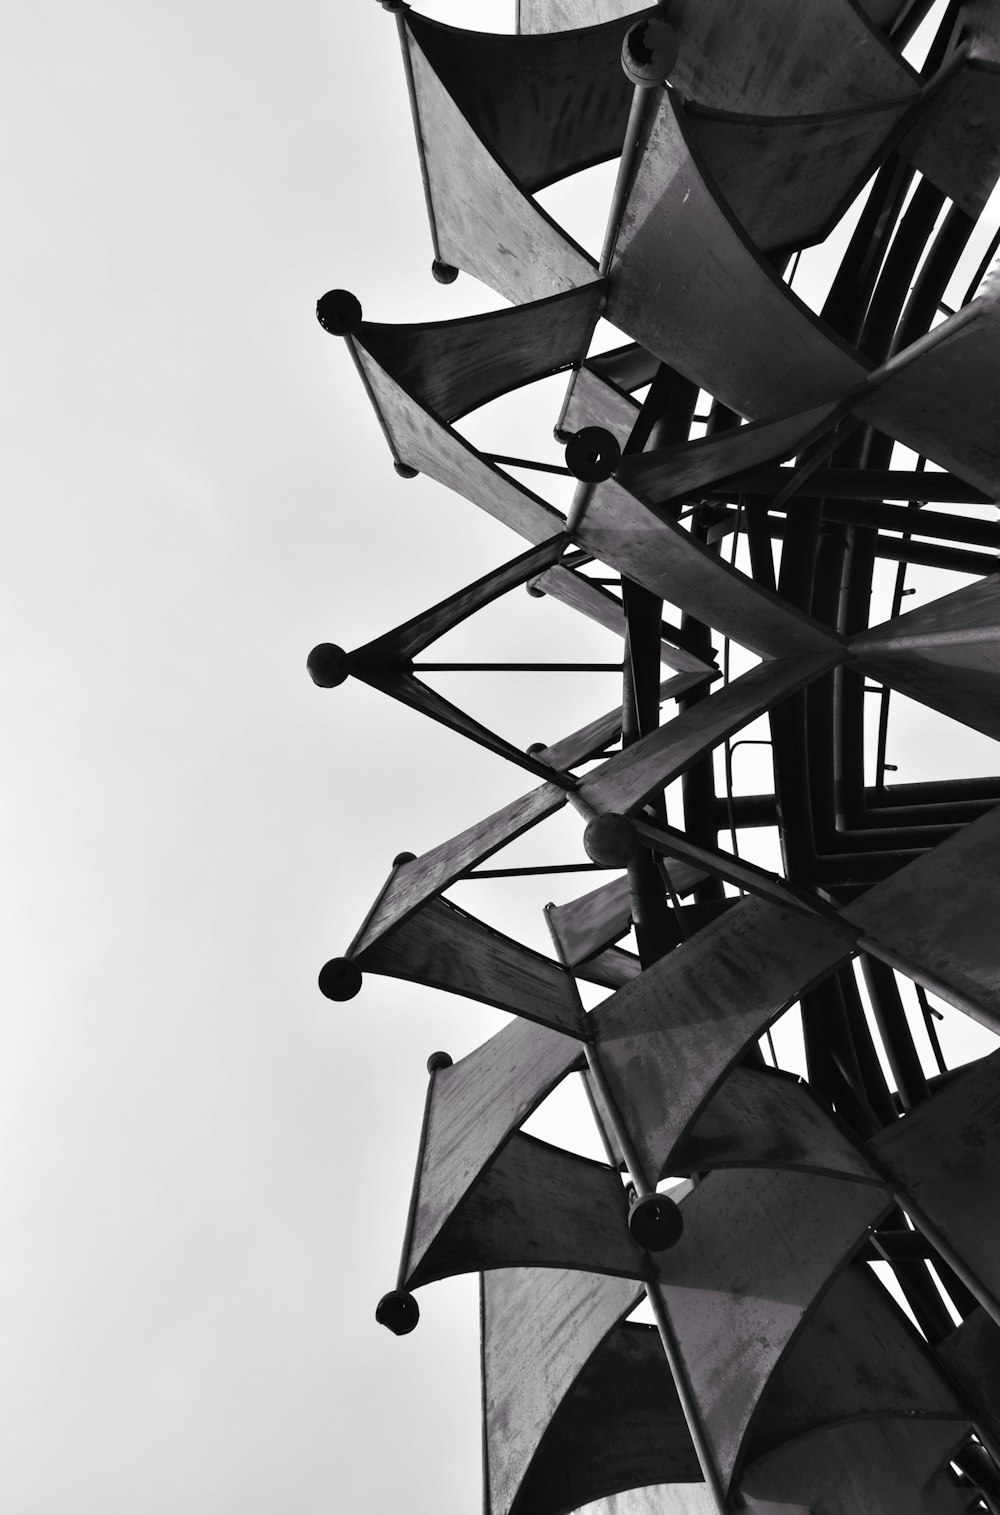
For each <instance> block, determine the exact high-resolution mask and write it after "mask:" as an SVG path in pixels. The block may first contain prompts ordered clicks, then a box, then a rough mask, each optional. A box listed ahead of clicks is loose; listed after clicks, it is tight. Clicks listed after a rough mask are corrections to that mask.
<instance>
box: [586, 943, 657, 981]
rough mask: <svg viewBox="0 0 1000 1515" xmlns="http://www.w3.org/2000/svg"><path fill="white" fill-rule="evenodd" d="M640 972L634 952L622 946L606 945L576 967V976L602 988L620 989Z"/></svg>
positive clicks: (640, 966) (639, 965) (640, 967)
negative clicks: (594, 955)
mask: <svg viewBox="0 0 1000 1515" xmlns="http://www.w3.org/2000/svg"><path fill="white" fill-rule="evenodd" d="M641 972H642V963H641V962H640V961H639V959H638V957H636V955H635V953H634V952H626V951H625V950H624V948H622V947H606V948H605V949H604V951H603V952H599V953H598V954H597V956H596V957H589V958H587V960H586V962H583V963H579V964H578V965H577V968H576V976H577V978H582V979H585V980H586V982H587V983H588V984H599V985H600V986H601V987H602V988H604V989H621V988H623V987H624V986H625V984H628V983H631V981H632V979H634V978H638V977H639V974H640V973H641Z"/></svg>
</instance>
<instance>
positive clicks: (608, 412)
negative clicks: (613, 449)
mask: <svg viewBox="0 0 1000 1515" xmlns="http://www.w3.org/2000/svg"><path fill="white" fill-rule="evenodd" d="M638 419H639V406H638V405H637V404H636V402H635V401H634V400H633V399H632V397H631V395H627V394H624V393H623V392H622V391H621V390H620V389H619V388H618V387H617V385H615V384H609V383H608V381H607V380H606V379H604V378H602V377H601V375H600V374H597V373H595V372H594V371H593V369H592V368H591V367H590V366H589V365H588V364H586V363H585V364H584V366H583V367H582V368H578V369H577V371H576V373H574V374H573V376H572V378H571V379H570V381H569V384H568V386H567V393H566V400H565V404H564V406H563V413H562V416H561V418H560V426H561V429H562V430H563V431H566V432H572V431H582V430H583V428H584V427H585V426H603V427H604V429H605V431H610V433H611V435H612V436H613V437H614V438H615V440H616V441H617V442H618V445H619V447H624V446H625V443H626V442H627V441H628V439H629V437H630V436H631V435H632V427H633V426H634V425H635V423H636V421H637V420H638Z"/></svg>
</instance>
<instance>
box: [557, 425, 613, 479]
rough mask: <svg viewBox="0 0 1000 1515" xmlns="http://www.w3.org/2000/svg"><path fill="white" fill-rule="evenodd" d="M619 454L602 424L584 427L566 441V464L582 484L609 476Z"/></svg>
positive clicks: (608, 477)
mask: <svg viewBox="0 0 1000 1515" xmlns="http://www.w3.org/2000/svg"><path fill="white" fill-rule="evenodd" d="M621 455H622V450H621V448H620V447H619V445H618V442H617V441H616V439H615V438H614V437H613V436H612V435H611V433H610V431H606V430H605V428H604V427H603V426H585V427H584V428H583V430H582V431H578V432H576V433H575V435H574V436H572V437H570V439H569V441H568V442H567V443H566V467H567V468H568V469H569V471H570V473H571V474H573V475H574V476H575V477H576V478H578V479H580V480H581V481H582V482H583V483H584V484H600V483H602V482H603V481H604V480H605V479H610V477H611V475H612V474H613V473H614V471H615V469H616V468H617V467H618V463H619V461H620V459H621Z"/></svg>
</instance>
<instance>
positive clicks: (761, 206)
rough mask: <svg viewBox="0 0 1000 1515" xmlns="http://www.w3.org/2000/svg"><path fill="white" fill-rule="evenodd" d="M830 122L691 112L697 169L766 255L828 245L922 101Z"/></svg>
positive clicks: (840, 115) (826, 118) (913, 96)
mask: <svg viewBox="0 0 1000 1515" xmlns="http://www.w3.org/2000/svg"><path fill="white" fill-rule="evenodd" d="M919 98H920V97H919V95H918V94H917V93H916V92H915V91H914V90H912V89H911V91H910V93H909V94H907V95H906V96H905V97H904V98H903V99H901V100H892V101H888V102H886V103H885V104H881V105H877V106H873V107H865V108H862V109H860V110H852V111H836V112H833V113H830V114H827V115H794V116H778V117H757V116H735V115H732V114H730V113H723V112H713V111H707V110H705V109H704V108H703V107H699V106H692V107H690V108H689V109H688V111H687V112H686V122H687V131H688V134H689V137H690V140H691V142H692V143H693V144H694V145H695V148H696V151H697V156H698V161H699V163H700V164H701V167H702V169H703V170H704V171H705V173H706V174H707V175H708V176H709V177H710V180H711V182H712V183H713V184H714V186H715V188H716V189H717V190H718V191H719V193H720V195H721V196H722V198H723V200H724V201H725V203H726V205H727V206H728V208H729V209H730V210H731V211H732V213H733V215H734V216H735V217H736V219H737V220H738V221H739V223H740V225H741V226H742V227H743V229H744V231H745V232H746V233H747V235H748V236H749V237H750V238H751V240H752V241H753V243H754V245H755V246H756V247H757V248H759V249H760V251H761V252H773V251H778V250H779V249H786V248H796V247H808V246H810V245H811V244H812V243H814V242H819V241H822V240H823V238H825V237H827V236H828V235H829V233H830V231H831V230H832V229H833V227H834V226H835V225H836V223H837V222H838V221H839V219H840V217H841V216H842V215H843V213H844V211H845V210H846V209H847V207H848V205H849V204H850V203H851V201H852V200H853V199H854V198H855V196H856V195H857V193H858V191H859V190H860V189H861V187H862V185H863V184H864V182H865V180H866V179H868V178H869V177H870V175H871V174H872V173H873V172H874V171H875V169H876V167H877V166H878V163H879V162H880V161H881V159H883V158H884V157H885V155H886V154H887V153H888V151H889V149H890V147H891V146H893V144H894V142H895V140H896V138H897V137H898V135H899V132H900V130H901V129H902V126H903V124H904V121H905V119H906V117H907V115H908V114H909V113H910V112H911V111H912V110H913V108H914V106H915V105H916V104H917V102H918V101H919Z"/></svg>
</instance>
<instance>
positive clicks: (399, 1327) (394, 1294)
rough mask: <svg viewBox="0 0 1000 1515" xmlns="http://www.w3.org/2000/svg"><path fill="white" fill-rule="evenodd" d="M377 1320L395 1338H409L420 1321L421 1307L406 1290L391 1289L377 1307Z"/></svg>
mask: <svg viewBox="0 0 1000 1515" xmlns="http://www.w3.org/2000/svg"><path fill="white" fill-rule="evenodd" d="M375 1319H376V1320H377V1321H378V1323H379V1325H380V1326H385V1328H386V1330H387V1331H391V1332H392V1334H393V1335H394V1336H408V1335H409V1334H410V1332H411V1331H413V1330H415V1329H416V1325H417V1321H418V1320H419V1319H420V1306H419V1305H418V1304H417V1301H416V1300H415V1299H414V1297H413V1295H412V1294H408V1293H407V1292H406V1290H405V1289H390V1291H389V1293H388V1294H383V1295H382V1298H381V1299H380V1300H379V1302H378V1304H377V1305H376V1306H375Z"/></svg>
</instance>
